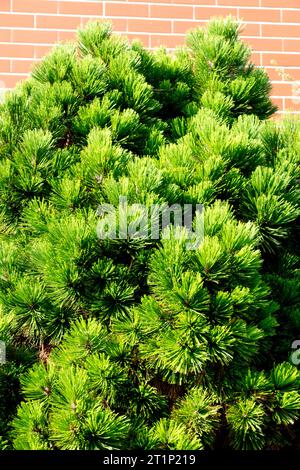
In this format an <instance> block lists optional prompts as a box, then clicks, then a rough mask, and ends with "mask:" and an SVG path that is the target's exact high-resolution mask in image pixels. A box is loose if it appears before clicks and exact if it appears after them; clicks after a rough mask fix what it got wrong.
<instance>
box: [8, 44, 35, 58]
mask: <svg viewBox="0 0 300 470" xmlns="http://www.w3.org/2000/svg"><path fill="white" fill-rule="evenodd" d="M33 53H34V47H33V46H23V45H21V44H0V57H9V58H13V57H28V58H30V57H33Z"/></svg>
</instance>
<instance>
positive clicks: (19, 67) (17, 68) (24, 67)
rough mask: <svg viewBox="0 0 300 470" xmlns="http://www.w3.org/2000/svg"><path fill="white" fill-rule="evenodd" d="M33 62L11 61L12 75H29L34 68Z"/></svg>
mask: <svg viewBox="0 0 300 470" xmlns="http://www.w3.org/2000/svg"><path fill="white" fill-rule="evenodd" d="M34 63H35V62H34V60H33V59H32V60H12V61H11V71H12V72H14V73H29V72H31V70H32V67H33V66H34Z"/></svg>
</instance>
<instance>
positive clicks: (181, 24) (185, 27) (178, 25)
mask: <svg viewBox="0 0 300 470" xmlns="http://www.w3.org/2000/svg"><path fill="white" fill-rule="evenodd" d="M205 24H206V23H205V22H204V21H174V33H179V34H186V33H187V32H188V31H190V30H191V29H195V28H198V27H199V26H202V27H203V26H205Z"/></svg>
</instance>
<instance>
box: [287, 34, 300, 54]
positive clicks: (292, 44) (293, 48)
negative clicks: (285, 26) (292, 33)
mask: <svg viewBox="0 0 300 470" xmlns="http://www.w3.org/2000/svg"><path fill="white" fill-rule="evenodd" d="M283 50H284V51H287V52H300V35H299V39H283Z"/></svg>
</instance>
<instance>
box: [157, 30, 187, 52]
mask: <svg viewBox="0 0 300 470" xmlns="http://www.w3.org/2000/svg"><path fill="white" fill-rule="evenodd" d="M184 43H185V35H182V36H175V35H174V34H172V35H170V36H169V35H166V36H160V35H154V34H152V35H151V47H160V46H163V47H166V48H171V49H174V48H175V47H177V46H182V45H183V44H184Z"/></svg>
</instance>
